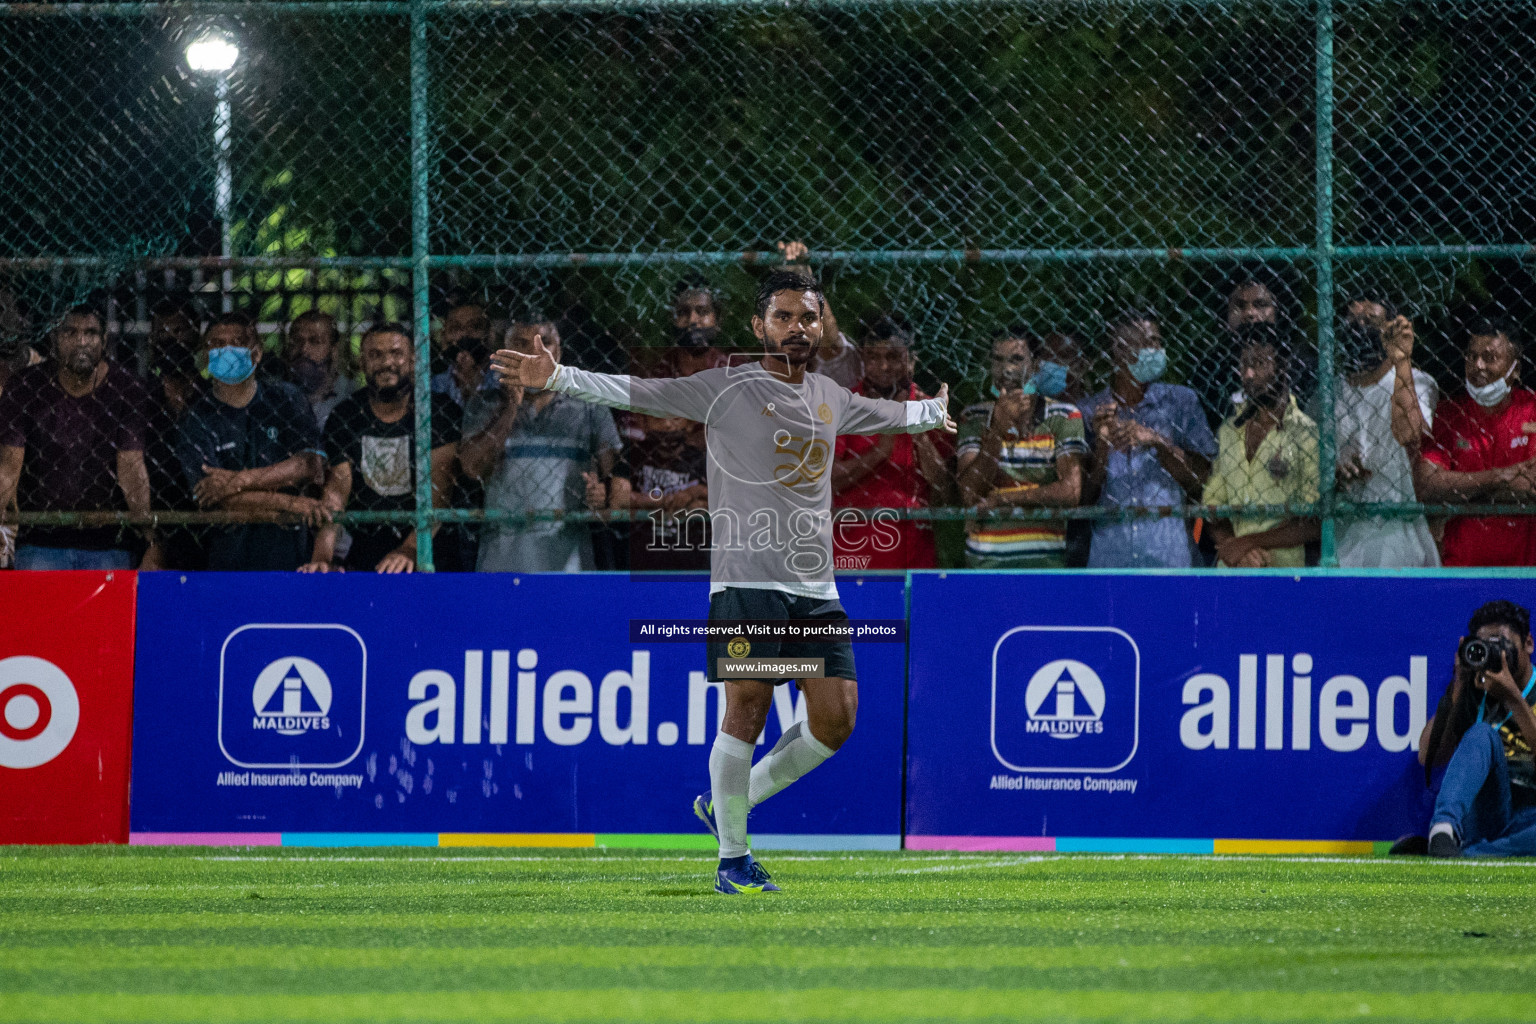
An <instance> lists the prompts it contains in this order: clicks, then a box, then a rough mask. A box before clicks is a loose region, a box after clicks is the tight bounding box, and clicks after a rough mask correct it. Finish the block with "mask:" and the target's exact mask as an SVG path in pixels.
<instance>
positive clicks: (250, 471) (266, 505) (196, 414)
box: [176, 313, 330, 572]
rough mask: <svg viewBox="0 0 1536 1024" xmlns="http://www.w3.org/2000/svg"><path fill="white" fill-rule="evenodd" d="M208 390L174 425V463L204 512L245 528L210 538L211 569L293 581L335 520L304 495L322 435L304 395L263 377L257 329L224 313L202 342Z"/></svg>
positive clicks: (316, 467) (222, 530)
mask: <svg viewBox="0 0 1536 1024" xmlns="http://www.w3.org/2000/svg"><path fill="white" fill-rule="evenodd" d="M203 351H204V354H205V357H206V359H207V366H208V375H209V376H210V377H211V378H212V385H211V386H210V388H209V391H208V393H207V394H206V395H204V396H203V397H201V398H199V399H198V400H197V401H196V402H194V403H193V405H192V407H191V408H189V409H188V410H187V411H186V414H185V415H183V416H182V418H181V420H180V422H179V423H178V425H177V444H176V456H177V459H178V460H179V461H180V462H181V468H182V473H183V475H184V476H185V477H186V480H187V483H188V485H189V486H190V487H191V488H192V493H193V496H194V497H195V498H196V500H197V502H198V504H199V505H200V506H201V507H202V508H205V509H210V510H219V511H224V512H236V513H240V514H242V516H244V517H248V519H249V521H248V522H245V523H242V524H241V525H238V526H215V527H210V528H209V533H208V538H209V539H208V568H209V569H213V570H215V571H219V570H222V571H240V570H266V571H270V572H292V571H293V570H294V569H297V568H298V567H299V566H300V565H302V564H304V563H305V562H306V561H308V558H309V532H308V530H307V529H306V527H310V526H313V527H319V526H322V525H324V524H325V523H326V522H328V521H329V519H330V514H329V513H328V512H327V511H326V509H325V507H324V505H322V504H321V503H320V501H319V500H318V499H316V498H311V497H307V496H305V495H304V494H303V490H304V488H305V487H306V486H307V485H309V484H310V483H311V482H312V481H314V480H315V479H316V478H317V476H318V475H319V471H320V461H321V455H322V453H321V451H320V430H319V427H318V426H317V425H316V424H315V416H314V412H313V411H312V410H311V409H310V406H309V401H308V400H307V399H306V398H305V397H304V394H303V392H301V391H300V390H299V389H298V388H296V387H294V386H293V385H292V384H289V383H288V382H287V381H281V380H274V379H270V378H260V377H258V376H257V375H256V367H257V366H258V365H259V364H260V363H261V359H262V348H261V343H260V341H258V340H257V338H256V331H255V328H254V327H252V326H251V322H250V321H249V320H248V319H246V318H245V317H244V316H243V315H241V314H239V313H225V314H223V315H222V316H220V317H218V318H216V319H215V320H214V321H213V323H212V324H210V325H209V326H208V329H207V331H206V332H205V334H204V335H203Z"/></svg>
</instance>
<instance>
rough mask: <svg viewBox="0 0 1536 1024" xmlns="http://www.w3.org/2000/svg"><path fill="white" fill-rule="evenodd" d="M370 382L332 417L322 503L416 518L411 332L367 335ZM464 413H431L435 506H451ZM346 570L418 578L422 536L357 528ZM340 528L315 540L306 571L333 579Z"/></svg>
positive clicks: (389, 329) (438, 405)
mask: <svg viewBox="0 0 1536 1024" xmlns="http://www.w3.org/2000/svg"><path fill="white" fill-rule="evenodd" d="M361 356H362V363H363V375H364V376H365V377H366V378H367V380H368V387H367V388H366V390H364V391H361V392H359V393H357V394H355V395H352V396H351V397H349V398H346V399H343V400H342V402H341V403H340V404H339V405H337V406H336V408H335V409H333V410H332V411H331V415H330V418H329V419H328V420H326V423H325V455H326V458H327V459H329V460H330V470H329V472H328V473H327V474H326V479H325V496H324V497H323V498H322V499H321V500H322V501H323V502H324V504H325V507H326V509H327V510H328V511H329V512H331V513H336V512H340V511H342V510H343V509H345V508H346V507H347V505H348V502H349V501H350V503H351V505H352V507H353V508H356V509H360V510H362V511H365V512H395V511H398V512H409V511H412V510H413V509H415V507H416V437H415V430H416V415H415V403H414V402H413V401H412V372H411V371H412V366H413V364H414V358H415V357H414V355H413V354H412V347H411V336H410V333H409V331H407V330H406V328H405V327H404V325H402V324H397V323H389V324H380V325H378V326H375V327H372V328H370V329H369V331H368V333H367V334H364V335H363V342H362V352H361ZM456 411H457V406H454V405H453V404H452V403H450V402H448V401H447V400H446V399H444V400H443V401H441V402H434V403H433V408H432V471H431V472H432V501H433V504H434V505H435V506H437V507H439V508H441V507H444V506H445V505H446V504H447V495H448V488H449V487H450V486H452V484H453V467H454V462H455V460H456V459H457V457H458V442H459V431H458V426H457V422H456V420H457V417H456V416H455V415H454V412H456ZM348 529H349V530H350V532H351V534H352V547H351V549H350V550H349V551H348V552H347V557H346V562H345V565H344V567H345V568H346V569H348V570H352V571H359V570H361V571H364V572H367V571H377V572H390V573H394V572H412V571H413V570H415V568H416V531H415V530H414V529H412V528H411V526H410V524H409V523H405V522H394V523H355V524H353V525H351V526H349V527H348ZM336 533H337V528H336V527H335V526H327V527H326V528H324V529H323V530H321V531H320V533H319V535H318V536H317V537H316V538H315V550H314V553H313V555H312V556H311V557H310V560H309V562H308V563H307V564H305V565H303V566H300V567H299V571H300V572H327V571H329V570H330V568H331V563H332V561H333V560H334V559H335V553H336Z"/></svg>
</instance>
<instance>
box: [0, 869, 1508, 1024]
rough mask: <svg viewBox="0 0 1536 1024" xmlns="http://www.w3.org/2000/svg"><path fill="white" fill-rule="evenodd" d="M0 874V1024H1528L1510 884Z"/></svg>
mask: <svg viewBox="0 0 1536 1024" xmlns="http://www.w3.org/2000/svg"><path fill="white" fill-rule="evenodd" d="M763 860H764V863H765V864H767V866H768V867H770V868H771V869H772V870H773V871H774V875H775V878H776V879H777V880H778V881H780V882H782V883H783V884H784V885H785V886H786V888H787V890H788V891H787V892H785V893H784V894H783V895H780V896H764V897H756V898H728V897H724V896H715V895H713V894H712V893H711V892H710V891H709V885H710V871H711V868H712V866H713V865H712V862H711V861H710V860H709V859H708V858H707V856H704V855H700V854H697V853H689V854H686V855H685V854H670V853H665V852H657V851H648V852H644V853H636V852H632V851H602V850H583V851H570V852H559V851H543V850H486V851H478V850H436V849H432V850H426V849H419V850H377V849H362V850H334V851H333V850H304V849H223V850H220V849H191V850H186V849H183V850H172V849H164V848H157V849H146V848H54V849H43V848H30V849H25V848H11V849H6V850H0V1021H6V1022H9V1021H40V1022H41V1021H91V1022H111V1021H154V1022H180V1021H214V1022H217V1021H290V1020H291V1021H316V1022H322V1021H323V1022H327V1024H335V1022H346V1021H466V1022H476V1024H486V1022H495V1021H513V1020H516V1021H523V1020H550V1021H578V1020H580V1021H586V1020H594V1021H598V1020H601V1021H608V1020H647V1021H650V1020H655V1021H782V1020H814V1021H833V1020H836V1021H852V1022H858V1024H873V1022H880V1021H894V1020H975V1019H983V1018H985V1019H992V1020H1031V1021H1033V1020H1041V1021H1044V1020H1052V1021H1056V1020H1068V1021H1087V1020H1093V1021H1099V1020H1103V1021H1111V1020H1113V1021H1164V1020H1222V1021H1305V1020H1360V1019H1373V1020H1414V1021H1437V1022H1438V1021H1451V1020H1466V1021H1484V1020H1487V1021H1493V1020H1498V1021H1531V1020H1533V1019H1536V863H1529V862H1527V863H1519V862H1505V863H1488V862H1427V861H1414V862H1405V861H1400V860H1362V861H1352V860H1343V859H1339V860H1330V859H1323V858H1313V859H1307V858H1295V859H1286V858H1220V859H1219V858H1211V857H1203V858H1201V857H1126V858H1120V857H1109V856H1069V855H1062V856H1054V855H1053V856H1028V855H1022V854H1020V855H1006V854H994V855H959V854H955V855H942V854H913V853H908V854H845V855H838V854H779V855H772V854H765V855H764V857H763Z"/></svg>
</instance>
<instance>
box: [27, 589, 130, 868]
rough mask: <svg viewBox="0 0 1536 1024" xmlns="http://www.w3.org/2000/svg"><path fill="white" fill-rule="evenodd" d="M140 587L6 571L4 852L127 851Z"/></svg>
mask: <svg viewBox="0 0 1536 1024" xmlns="http://www.w3.org/2000/svg"><path fill="white" fill-rule="evenodd" d="M135 589H136V580H135V578H134V574H133V573H131V572H6V573H0V843H122V842H127V840H128V747H129V740H130V736H131V733H132V724H133V636H134V593H135Z"/></svg>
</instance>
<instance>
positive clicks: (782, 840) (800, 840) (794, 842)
mask: <svg viewBox="0 0 1536 1024" xmlns="http://www.w3.org/2000/svg"><path fill="white" fill-rule="evenodd" d="M704 838H706V839H708V840H709V847H708V848H709V849H714V847H715V841H714V839H713V838H712V837H710V836H705V837H704ZM751 840H752V846H753V848H754V849H758V850H813V851H814V850H829V851H831V850H835V851H838V852H846V851H849V850H899V849H901V836H809V835H776V836H775V835H765V836H752V837H751Z"/></svg>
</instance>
